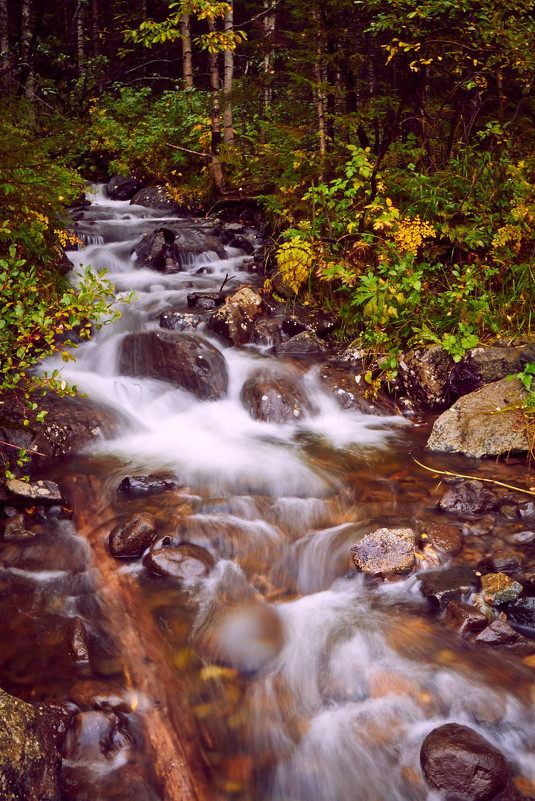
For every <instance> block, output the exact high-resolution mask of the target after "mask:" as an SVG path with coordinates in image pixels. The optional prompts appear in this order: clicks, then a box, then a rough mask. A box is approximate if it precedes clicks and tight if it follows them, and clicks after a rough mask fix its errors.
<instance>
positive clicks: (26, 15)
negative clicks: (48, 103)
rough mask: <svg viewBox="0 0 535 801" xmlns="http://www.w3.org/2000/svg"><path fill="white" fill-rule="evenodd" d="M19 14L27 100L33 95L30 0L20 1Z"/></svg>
mask: <svg viewBox="0 0 535 801" xmlns="http://www.w3.org/2000/svg"><path fill="white" fill-rule="evenodd" d="M20 14H21V55H22V80H21V83H22V86H23V91H24V97H26V98H27V99H28V100H31V99H32V98H33V94H34V75H33V64H32V58H31V44H32V32H31V30H30V0H22V2H21V6H20Z"/></svg>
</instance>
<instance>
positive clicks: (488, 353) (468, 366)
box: [450, 345, 535, 395]
mask: <svg viewBox="0 0 535 801" xmlns="http://www.w3.org/2000/svg"><path fill="white" fill-rule="evenodd" d="M532 359H535V346H533V345H531V346H524V347H519V348H513V347H504V348H496V347H487V348H471V349H470V350H468V351H467V352H466V354H465V355H464V356H463V358H462V360H461V361H460V362H459V363H458V364H456V365H455V367H454V368H453V370H452V371H451V378H450V386H451V389H452V391H453V392H454V393H455V394H456V395H466V394H468V393H469V392H474V391H475V390H476V389H479V388H480V387H482V386H484V385H485V384H492V383H494V382H495V381H500V380H501V379H502V378H505V377H506V376H508V375H511V374H512V373H519V372H520V371H521V370H522V368H523V367H524V365H525V364H526V362H529V361H531V360H532Z"/></svg>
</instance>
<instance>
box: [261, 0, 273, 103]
mask: <svg viewBox="0 0 535 801" xmlns="http://www.w3.org/2000/svg"><path fill="white" fill-rule="evenodd" d="M270 6H271V0H264V8H265V9H266V10H267V9H269V8H270ZM274 33H275V12H274V11H271V12H269V13H267V14H266V15H265V17H264V60H263V64H262V72H263V73H264V98H263V109H264V117H267V116H268V113H269V109H270V108H271V103H272V101H273V90H272V88H271V78H270V75H271V67H272V64H273V34H274Z"/></svg>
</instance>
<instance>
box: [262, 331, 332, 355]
mask: <svg viewBox="0 0 535 801" xmlns="http://www.w3.org/2000/svg"><path fill="white" fill-rule="evenodd" d="M328 350H329V349H328V347H327V345H326V344H325V343H324V342H323V341H322V340H321V339H320V338H319V336H318V335H317V334H314V333H313V332H312V331H303V332H302V333H301V334H296V335H295V336H294V337H291V338H290V339H288V340H287V341H286V342H281V344H280V345H276V346H275V348H274V352H275V353H276V354H277V355H281V356H294V357H295V358H296V359H299V358H301V357H305V358H306V357H307V356H321V355H323V354H325V353H328Z"/></svg>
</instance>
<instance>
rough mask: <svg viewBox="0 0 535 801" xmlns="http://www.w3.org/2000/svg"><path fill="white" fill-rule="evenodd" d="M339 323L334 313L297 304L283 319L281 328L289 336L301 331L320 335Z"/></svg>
mask: <svg viewBox="0 0 535 801" xmlns="http://www.w3.org/2000/svg"><path fill="white" fill-rule="evenodd" d="M339 324H340V320H339V319H338V317H336V316H335V315H334V314H328V313H327V312H323V311H312V310H309V309H304V308H303V307H301V306H298V307H296V308H295V309H294V311H293V312H292V313H291V314H288V315H286V317H285V318H284V319H283V322H282V330H283V331H284V333H285V334H288V336H290V337H293V336H295V335H296V334H300V333H302V332H303V331H312V332H313V333H314V334H317V335H318V336H319V337H321V336H325V334H328V333H329V332H330V331H334V329H335V328H336V327H337V326H338V325H339Z"/></svg>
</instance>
